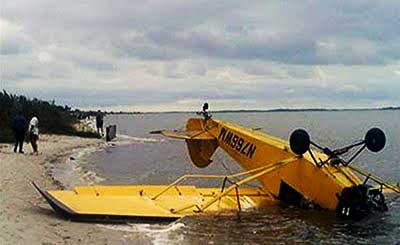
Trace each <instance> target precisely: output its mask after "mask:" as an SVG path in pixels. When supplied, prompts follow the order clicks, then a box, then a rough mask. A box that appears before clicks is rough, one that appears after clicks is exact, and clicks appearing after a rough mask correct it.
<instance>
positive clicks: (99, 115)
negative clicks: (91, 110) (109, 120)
mask: <svg viewBox="0 0 400 245" xmlns="http://www.w3.org/2000/svg"><path fill="white" fill-rule="evenodd" d="M103 117H104V115H103V113H102V112H101V111H100V110H98V111H97V115H96V128H97V133H98V134H100V132H101V136H103V134H104V132H103Z"/></svg>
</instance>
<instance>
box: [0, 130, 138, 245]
mask: <svg viewBox="0 0 400 245" xmlns="http://www.w3.org/2000/svg"><path fill="white" fill-rule="evenodd" d="M103 144H104V141H102V140H98V139H85V138H79V137H70V136H58V135H41V137H40V141H39V151H40V152H41V154H40V155H38V156H34V155H30V153H31V151H32V149H31V147H30V145H27V144H25V145H24V150H25V154H15V153H14V152H13V151H12V146H11V145H10V144H0V212H1V213H0V227H1V228H0V229H1V232H0V244H126V243H129V244H135V243H138V242H139V241H137V240H136V241H135V240H134V239H133V240H132V237H131V236H130V235H129V234H128V233H126V232H123V231H115V230H111V229H105V228H102V227H101V226H99V225H96V224H93V223H80V222H71V221H69V220H65V219H63V218H61V217H59V216H57V215H56V214H55V213H54V212H53V210H52V209H51V207H50V206H49V205H48V204H47V203H46V201H45V200H44V199H43V198H42V197H41V196H40V195H39V194H38V193H37V191H36V190H35V189H34V188H33V186H32V185H31V181H35V182H36V183H37V184H39V186H41V187H42V188H44V189H59V188H60V186H62V183H60V182H58V181H56V180H54V178H53V177H52V176H51V173H50V172H49V170H48V168H49V162H50V163H54V164H68V163H67V159H68V158H69V154H70V153H71V152H72V151H73V150H74V149H80V148H82V149H84V148H87V147H94V146H98V147H100V146H101V145H103ZM50 165H51V164H50ZM50 168H51V166H50ZM141 243H142V244H143V241H142V242H141ZM145 243H146V242H145Z"/></svg>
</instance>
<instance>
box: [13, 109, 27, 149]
mask: <svg viewBox="0 0 400 245" xmlns="http://www.w3.org/2000/svg"><path fill="white" fill-rule="evenodd" d="M27 126H28V122H27V121H26V118H25V117H24V115H22V111H18V113H17V115H16V116H15V118H14V136H15V147H14V152H17V148H18V146H19V151H18V152H19V153H24V150H23V144H24V140H25V132H26V128H27Z"/></svg>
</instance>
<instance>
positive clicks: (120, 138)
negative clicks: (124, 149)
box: [112, 134, 164, 145]
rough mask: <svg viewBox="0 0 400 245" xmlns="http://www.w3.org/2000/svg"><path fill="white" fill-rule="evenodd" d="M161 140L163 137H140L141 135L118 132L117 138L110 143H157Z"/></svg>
mask: <svg viewBox="0 0 400 245" xmlns="http://www.w3.org/2000/svg"><path fill="white" fill-rule="evenodd" d="M163 141H164V140H163V139H156V138H144V137H143V138H142V137H135V136H130V135H123V134H122V135H121V134H118V135H117V138H116V139H115V140H114V141H113V142H112V143H115V144H118V145H120V144H130V143H157V142H163Z"/></svg>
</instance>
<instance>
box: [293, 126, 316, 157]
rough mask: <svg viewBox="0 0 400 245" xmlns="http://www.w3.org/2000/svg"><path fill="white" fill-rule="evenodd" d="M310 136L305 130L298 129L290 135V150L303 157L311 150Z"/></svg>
mask: <svg viewBox="0 0 400 245" xmlns="http://www.w3.org/2000/svg"><path fill="white" fill-rule="evenodd" d="M310 142H311V141H310V136H309V135H308V133H307V132H306V131H305V130H304V129H297V130H295V131H293V133H292V134H291V135H290V139H289V143H290V149H291V150H292V151H293V152H294V153H296V154H297V155H303V154H304V153H306V152H307V151H308V149H310Z"/></svg>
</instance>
